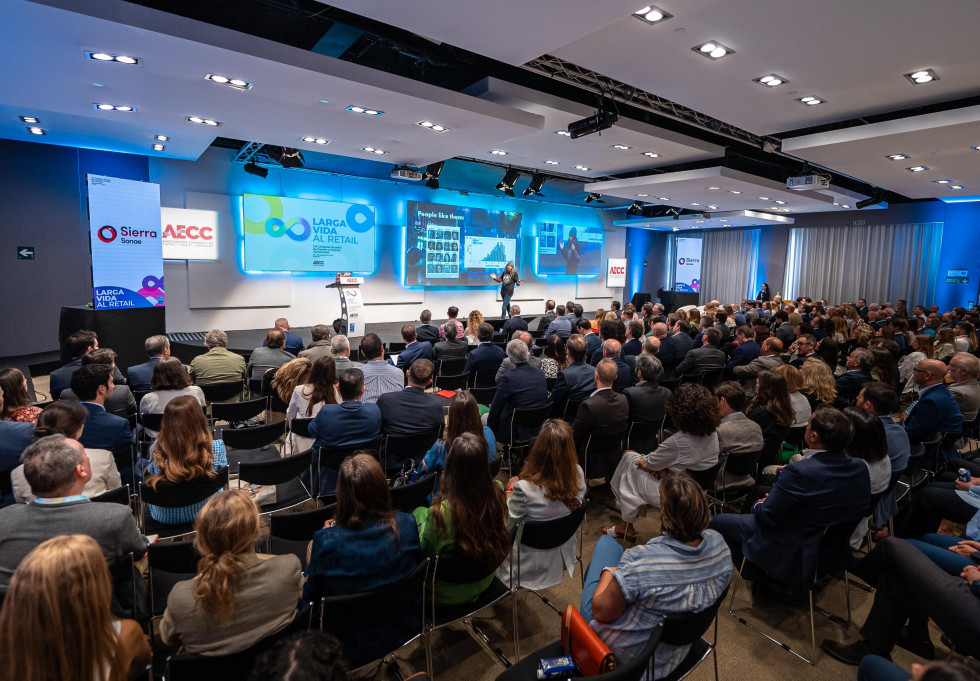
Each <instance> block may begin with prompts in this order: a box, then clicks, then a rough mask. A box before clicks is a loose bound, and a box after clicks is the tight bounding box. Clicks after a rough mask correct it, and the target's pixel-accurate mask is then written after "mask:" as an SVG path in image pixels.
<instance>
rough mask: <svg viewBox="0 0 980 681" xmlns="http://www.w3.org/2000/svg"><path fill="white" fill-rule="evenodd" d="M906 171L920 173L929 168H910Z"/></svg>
mask: <svg viewBox="0 0 980 681" xmlns="http://www.w3.org/2000/svg"><path fill="white" fill-rule="evenodd" d="M906 170H907V171H909V172H910V173H921V172H922V171H923V170H929V166H911V167H909V168H906Z"/></svg>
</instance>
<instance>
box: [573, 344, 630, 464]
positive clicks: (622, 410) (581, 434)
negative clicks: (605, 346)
mask: <svg viewBox="0 0 980 681" xmlns="http://www.w3.org/2000/svg"><path fill="white" fill-rule="evenodd" d="M616 374H617V368H616V364H615V362H613V361H612V360H611V359H608V358H606V359H603V360H601V361H600V362H599V366H597V367H596V370H595V384H596V390H595V392H593V393H592V395H591V396H589V398H588V399H587V400H585V401H584V402H582V404H581V405H579V408H578V414H577V415H576V416H575V423H574V425H573V426H572V430H573V432H574V434H575V447H576V449H577V450H578V454H579V459H580V460H583V461H584V460H585V459H584V457H585V456H586V450H590V451H592V452H594V453H595V454H594V456H595V460H594V461H588V462H586V464H585V465H586V468H588V469H589V473H590V474H591V475H592V477H593V478H599V477H609V476H611V475H612V472H613V470H615V468H616V464H617V463H618V458H619V454H620V453H621V452H622V446H621V442H622V439H623V435H624V434H625V433H626V424H627V422H628V419H629V402H628V400H627V399H626V397H625V396H624V395H621V394H619V393H617V392H615V391H614V390H613V389H612V387H613V383H614V382H615V381H616ZM590 439H591V440H592V441H593V442H592V443H590V442H589V441H590Z"/></svg>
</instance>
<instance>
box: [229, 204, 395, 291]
mask: <svg viewBox="0 0 980 681" xmlns="http://www.w3.org/2000/svg"><path fill="white" fill-rule="evenodd" d="M242 221H243V223H244V234H245V237H244V239H245V263H244V267H245V270H246V271H253V272H351V273H353V274H374V272H375V270H376V269H377V268H376V263H377V258H376V255H375V252H376V248H375V247H376V239H377V237H376V235H375V217H374V206H366V205H364V204H360V203H340V202H336V201H315V200H313V199H291V198H286V197H282V196H264V195H262V194H244V195H242Z"/></svg>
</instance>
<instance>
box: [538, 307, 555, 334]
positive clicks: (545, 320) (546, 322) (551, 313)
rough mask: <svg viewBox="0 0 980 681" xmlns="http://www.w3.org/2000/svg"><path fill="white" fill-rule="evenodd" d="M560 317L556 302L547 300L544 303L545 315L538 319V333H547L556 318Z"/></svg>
mask: <svg viewBox="0 0 980 681" xmlns="http://www.w3.org/2000/svg"><path fill="white" fill-rule="evenodd" d="M557 316H558V315H557V314H556V313H555V301H553V300H546V301H545V302H544V314H543V315H541V317H540V318H538V328H537V330H538V331H546V330H547V329H548V327H549V326H550V325H551V322H553V321H555V317H557Z"/></svg>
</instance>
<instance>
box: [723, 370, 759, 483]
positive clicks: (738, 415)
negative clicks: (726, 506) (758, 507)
mask: <svg viewBox="0 0 980 681" xmlns="http://www.w3.org/2000/svg"><path fill="white" fill-rule="evenodd" d="M714 396H715V397H716V398H718V415H719V416H720V417H721V421H720V423H719V424H718V430H717V433H718V451H719V452H720V454H721V455H722V456H725V455H727V456H728V458H727V460H726V465H725V466H723V467H722V468H721V470H719V471H718V477H717V479H716V484H717V486H718V488H719V489H722V490H735V489H745V488H747V487H751V486H752V485H754V484H755V478H753V477H752V476H751V475H738V474H735V473H731V472H730V471H729V470H728V465H727V464H728V462H730V461H733V460H737V459H739V458H740V457H744V456H748V455H753V456H755V455H757V454H758V453H759V452H761V451H762V447H763V444H764V441H763V438H762V429H761V428H760V427H759V424H758V423H756V422H755V421H751V420H749V418H748V417H747V416H746V415H745V413H744V410H745V407H746V405H748V403H749V398H748V396H747V395H746V394H745V389H744V388H742V386H741V385H740V384H739V383H738V381H725V382H724V383H722V384H721V385H719V386H718V387H717V388H715V390H714Z"/></svg>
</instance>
